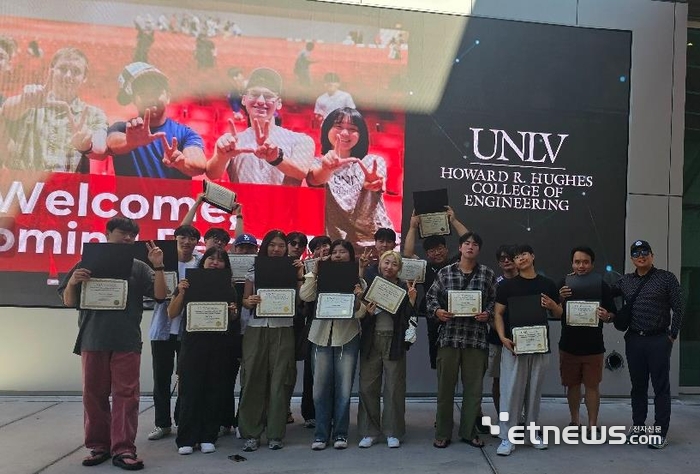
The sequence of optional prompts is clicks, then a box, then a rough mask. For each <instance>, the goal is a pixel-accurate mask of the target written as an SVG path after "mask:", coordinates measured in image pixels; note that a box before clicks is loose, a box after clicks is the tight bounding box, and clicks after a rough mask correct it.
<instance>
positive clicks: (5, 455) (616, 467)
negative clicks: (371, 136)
mask: <svg viewBox="0 0 700 474" xmlns="http://www.w3.org/2000/svg"><path fill="white" fill-rule="evenodd" d="M485 403H486V408H487V412H490V411H492V410H493V407H492V405H490V403H489V401H486V402H485ZM352 406H353V412H352V413H351V420H355V419H356V412H355V408H356V406H357V403H356V400H354V402H353V405H352ZM293 407H294V408H293V409H294V413H295V416H296V417H297V422H296V423H295V424H293V425H288V431H287V438H286V447H285V448H284V449H283V450H281V451H270V450H269V449H267V447H265V446H264V447H262V448H261V449H259V450H258V451H256V452H254V453H244V452H243V451H242V450H241V447H242V441H241V440H239V439H236V438H235V437H233V436H227V437H224V438H222V439H220V440H219V441H218V442H217V452H216V453H213V454H207V455H205V454H202V453H200V452H195V454H193V455H191V456H180V455H178V454H177V452H176V447H175V438H174V436H172V435H171V436H169V437H167V438H164V439H162V440H160V441H148V440H147V439H146V435H147V434H148V432H149V431H150V430H151V428H152V427H153V404H152V400H151V399H150V398H148V397H144V398H143V399H142V401H141V410H142V412H141V416H140V418H139V434H138V438H137V446H138V449H139V456H140V457H141V458H142V459H143V460H144V462H145V464H146V470H145V472H152V473H156V472H163V473H180V472H182V473H207V474H208V473H224V472H226V473H229V472H236V473H304V474H307V473H328V472H334V473H336V474H350V473H368V472H374V473H414V472H415V473H440V474H449V473H460V474H463V473H465V472H467V473H470V474H488V473H503V474H508V473H523V474H526V473H538V474H540V473H542V474H547V473H552V474H554V473H556V474H560V473H567V474H575V473H586V474H590V473H594V472H614V473H616V474H623V473H646V472H653V473H655V474H662V473H697V472H700V397H697V396H693V397H690V396H685V397H682V398H680V399H676V400H674V401H673V415H672V419H671V430H670V433H669V439H670V444H669V446H668V447H667V448H666V449H664V450H661V451H659V450H652V449H647V448H646V447H645V446H631V445H623V446H614V445H607V444H606V445H601V446H585V445H578V446H570V445H569V446H567V445H551V444H550V447H549V449H547V450H546V451H538V450H535V449H533V448H532V447H530V446H521V447H518V448H517V449H516V451H515V452H514V453H513V454H512V455H511V456H509V457H501V456H497V455H496V447H497V445H498V440H497V439H494V438H491V437H490V436H485V440H486V448H485V449H483V450H479V449H476V448H472V447H470V446H468V445H466V444H464V443H460V442H456V440H455V442H454V443H453V444H452V445H451V446H450V447H448V448H447V449H442V450H439V449H435V448H433V447H432V439H433V428H432V426H433V417H434V411H435V401H434V400H430V399H412V400H409V402H408V404H407V413H406V421H407V425H408V433H407V436H406V439H405V442H404V443H403V445H402V446H401V448H399V449H389V448H387V446H386V444H385V443H381V444H378V445H375V446H373V447H372V448H370V449H359V448H358V447H357V441H358V439H357V431H356V425H355V423H354V421H353V422H352V424H351V427H350V433H351V438H350V441H351V445H350V448H349V449H347V450H344V451H336V450H334V449H326V450H325V451H320V452H315V451H311V449H310V443H311V441H312V435H313V433H312V430H308V429H306V428H304V427H303V426H302V424H301V423H300V416H299V414H298V413H299V410H298V399H295V400H294V405H293ZM458 409H459V406H458V404H456V410H455V419H458ZM650 412H651V413H653V408H651V407H650ZM541 413H542V416H541V422H542V423H546V424H548V425H555V426H560V427H564V426H566V425H567V423H568V421H569V417H568V409H567V406H566V401H565V400H563V399H546V400H543V404H542V410H541ZM487 414H488V413H487ZM491 414H493V413H491ZM629 418H630V407H629V401H628V400H626V399H611V400H604V401H603V403H602V406H601V416H600V419H601V424H604V425H607V426H611V425H628V424H629ZM82 433H83V431H82V405H81V401H80V398H79V397H0V474H5V473H7V474H22V473H46V474H68V473H70V474H74V473H76V472H77V473H81V472H84V473H91V474H92V473H94V474H99V473H106V472H111V473H116V472H122V471H121V470H120V469H118V468H116V467H114V466H112V465H111V463H105V464H103V465H101V466H96V467H91V468H87V467H82V466H81V465H80V461H81V459H82V458H83V457H84V456H85V455H86V453H87V451H86V450H85V448H84V447H82V443H83V439H82ZM231 454H240V455H243V456H244V457H245V458H246V459H247V460H246V461H242V462H233V461H230V460H229V459H228V458H227V457H228V456H229V455H231Z"/></svg>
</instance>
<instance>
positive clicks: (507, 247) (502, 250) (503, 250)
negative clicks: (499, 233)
mask: <svg viewBox="0 0 700 474" xmlns="http://www.w3.org/2000/svg"><path fill="white" fill-rule="evenodd" d="M503 254H506V255H508V256H509V257H510V259H511V260H513V259H514V258H515V245H512V244H502V245H499V246H498V249H497V250H496V260H498V259H500V258H501V255H503Z"/></svg>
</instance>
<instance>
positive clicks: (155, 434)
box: [148, 426, 171, 441]
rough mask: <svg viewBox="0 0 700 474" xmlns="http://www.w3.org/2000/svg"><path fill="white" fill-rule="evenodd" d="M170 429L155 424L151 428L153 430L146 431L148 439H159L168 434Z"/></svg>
mask: <svg viewBox="0 0 700 474" xmlns="http://www.w3.org/2000/svg"><path fill="white" fill-rule="evenodd" d="M170 431H171V428H170V427H167V428H161V427H160V426H156V427H155V428H153V431H151V432H150V433H148V439H150V440H151V441H156V440H159V439H161V438H164V437H165V436H167V435H169V434H170Z"/></svg>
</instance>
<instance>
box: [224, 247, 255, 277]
mask: <svg viewBox="0 0 700 474" xmlns="http://www.w3.org/2000/svg"><path fill="white" fill-rule="evenodd" d="M255 257H256V255H255V254H231V253H230V254H228V259H229V261H230V262H231V274H232V275H233V281H237V282H241V281H245V277H246V275H247V274H248V273H249V272H250V271H251V270H252V268H253V266H254V265H255Z"/></svg>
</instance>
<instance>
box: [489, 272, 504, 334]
mask: <svg viewBox="0 0 700 474" xmlns="http://www.w3.org/2000/svg"><path fill="white" fill-rule="evenodd" d="M506 280H508V278H506V277H504V276H503V275H501V276H499V277H498V278H496V289H497V291H498V287H499V286H500V285H501V284H502V283H503V282H504V281H506ZM486 342H488V343H489V344H493V345H495V346H502V345H503V343H502V342H501V338H500V337H498V332H497V331H496V328H495V326H491V325H489V332H488V333H486Z"/></svg>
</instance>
